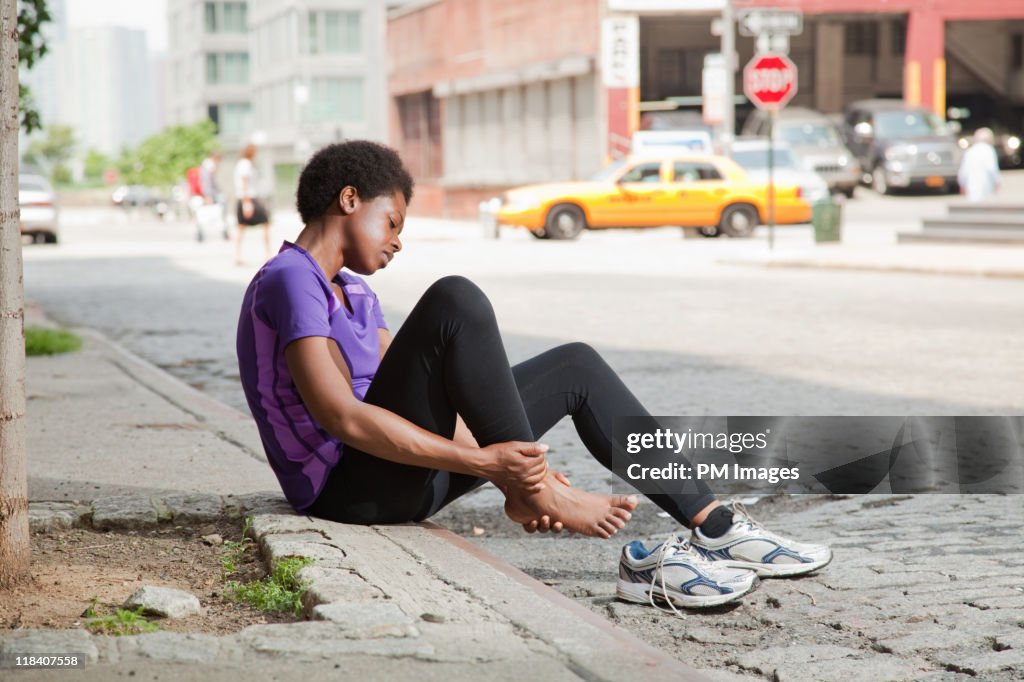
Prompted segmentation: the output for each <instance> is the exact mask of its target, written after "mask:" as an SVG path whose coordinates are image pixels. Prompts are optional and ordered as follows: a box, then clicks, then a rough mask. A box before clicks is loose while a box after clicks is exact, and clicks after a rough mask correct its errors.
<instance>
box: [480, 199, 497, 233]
mask: <svg viewBox="0 0 1024 682" xmlns="http://www.w3.org/2000/svg"><path fill="white" fill-rule="evenodd" d="M479 209H480V227H482V228H483V231H484V239H497V238H498V237H500V236H501V229H500V228H499V226H498V211H499V210H500V209H501V199H499V198H497V197H494V198H493V199H490V200H488V201H481V202H480V205H479Z"/></svg>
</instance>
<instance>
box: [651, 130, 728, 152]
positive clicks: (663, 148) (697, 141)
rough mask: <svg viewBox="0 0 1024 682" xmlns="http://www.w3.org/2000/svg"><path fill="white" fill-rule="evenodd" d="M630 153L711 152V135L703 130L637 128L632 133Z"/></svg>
mask: <svg viewBox="0 0 1024 682" xmlns="http://www.w3.org/2000/svg"><path fill="white" fill-rule="evenodd" d="M632 153H633V154H635V155H643V156H649V155H651V154H662V153H664V154H713V153H714V150H713V148H712V144H711V135H710V133H708V132H707V131H705V130H638V131H637V132H635V133H633V148H632Z"/></svg>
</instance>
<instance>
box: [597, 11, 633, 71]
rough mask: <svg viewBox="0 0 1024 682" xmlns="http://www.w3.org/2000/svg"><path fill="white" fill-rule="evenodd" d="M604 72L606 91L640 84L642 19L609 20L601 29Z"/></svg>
mask: <svg viewBox="0 0 1024 682" xmlns="http://www.w3.org/2000/svg"><path fill="white" fill-rule="evenodd" d="M601 73H602V81H603V83H604V86H605V87H607V88H635V87H637V86H638V85H640V20H639V19H638V18H637V17H636V16H635V15H634V16H616V17H606V18H605V19H604V21H603V22H602V26H601Z"/></svg>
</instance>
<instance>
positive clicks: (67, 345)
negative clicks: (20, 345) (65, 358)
mask: <svg viewBox="0 0 1024 682" xmlns="http://www.w3.org/2000/svg"><path fill="white" fill-rule="evenodd" d="M81 347H82V339H80V338H79V337H78V336H76V335H74V334H72V333H71V332H69V331H65V330H63V329H47V328H46V327H26V328H25V355H27V356H29V357H33V356H36V355H56V354H58V353H70V352H72V351H76V350H79V349H80V348H81Z"/></svg>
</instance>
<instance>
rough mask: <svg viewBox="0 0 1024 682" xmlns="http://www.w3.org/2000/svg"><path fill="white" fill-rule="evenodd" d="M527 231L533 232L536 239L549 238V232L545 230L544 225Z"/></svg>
mask: <svg viewBox="0 0 1024 682" xmlns="http://www.w3.org/2000/svg"><path fill="white" fill-rule="evenodd" d="M527 232H529V233H530V234H532V235H533V238H534V239H547V238H548V233H547V232H545V231H544V228H543V227H539V228H537V229H536V230H527Z"/></svg>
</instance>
